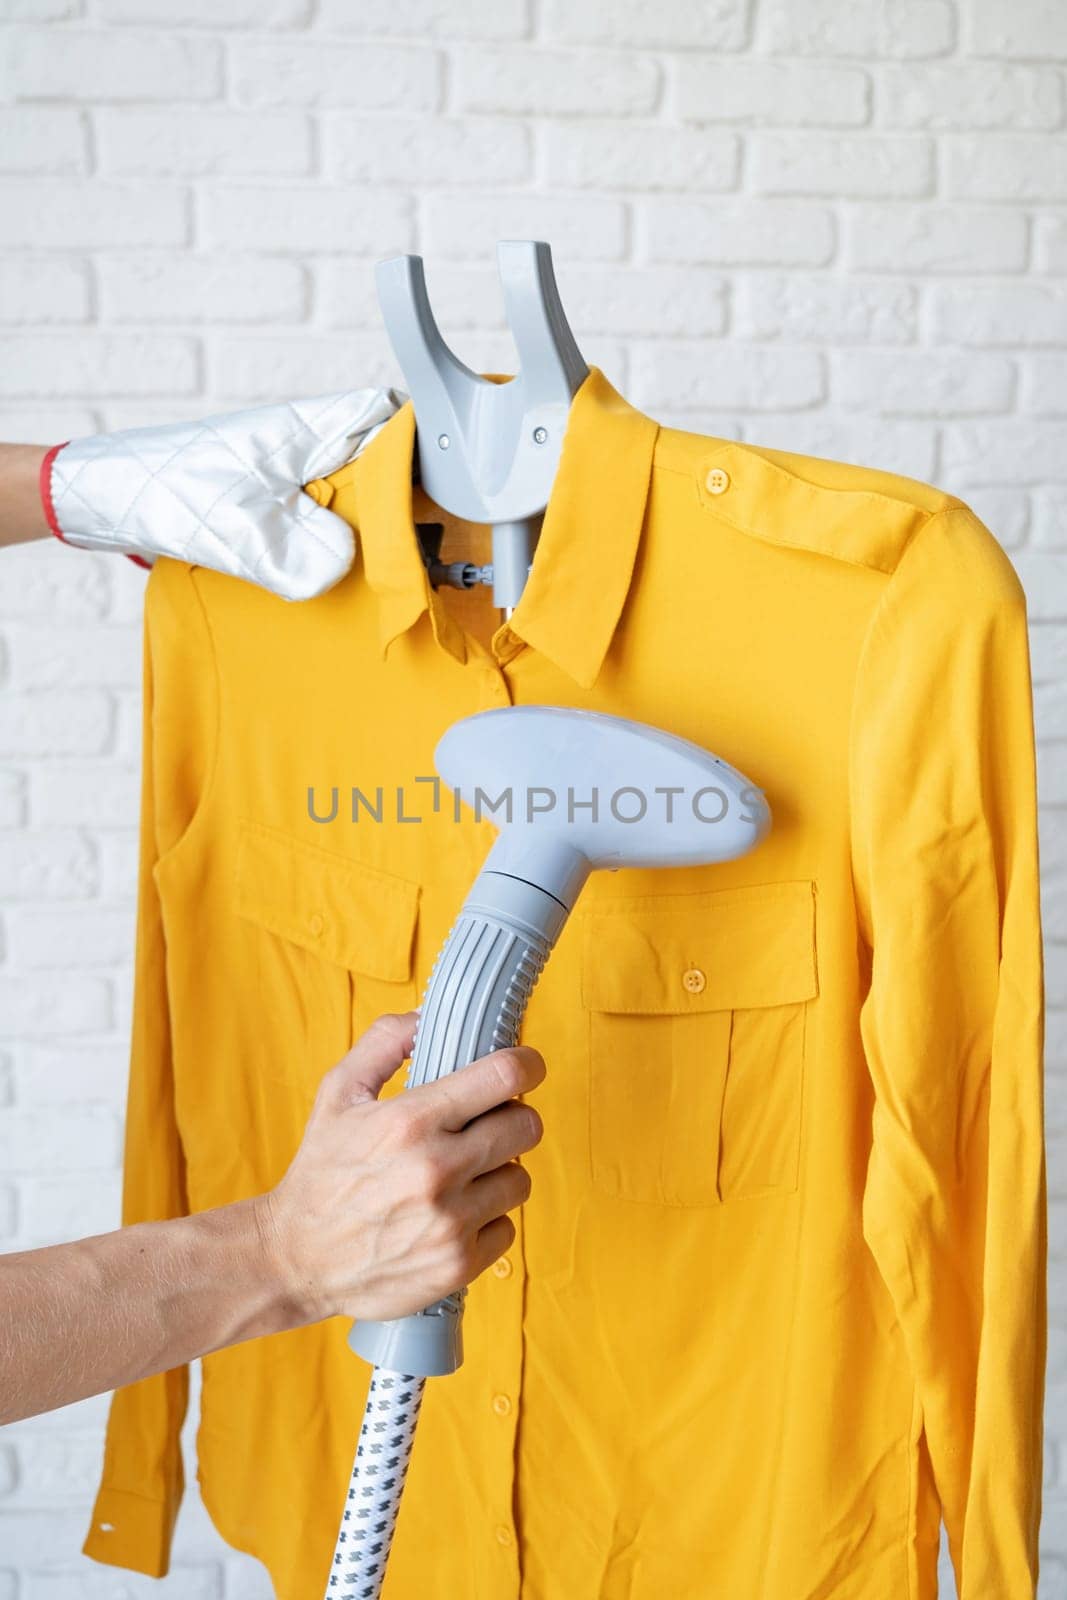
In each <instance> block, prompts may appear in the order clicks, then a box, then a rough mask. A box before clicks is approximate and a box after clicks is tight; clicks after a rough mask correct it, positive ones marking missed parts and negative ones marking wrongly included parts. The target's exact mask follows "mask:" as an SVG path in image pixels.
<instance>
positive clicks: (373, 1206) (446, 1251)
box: [261, 1012, 545, 1321]
mask: <svg viewBox="0 0 1067 1600" xmlns="http://www.w3.org/2000/svg"><path fill="white" fill-rule="evenodd" d="M416 1020H417V1013H415V1012H406V1013H404V1014H402V1015H400V1016H394V1015H386V1016H383V1017H379V1018H378V1019H377V1021H376V1022H374V1023H373V1024H372V1025H371V1027H370V1028H368V1030H367V1032H366V1033H365V1034H364V1035H363V1037H362V1038H361V1039H360V1040H359V1041H358V1042H357V1044H356V1045H355V1046H354V1047H353V1049H352V1050H350V1051H349V1053H348V1055H347V1056H345V1057H344V1059H343V1060H342V1061H341V1062H340V1063H339V1065H338V1066H336V1067H334V1068H333V1069H332V1071H330V1072H328V1073H327V1074H326V1076H325V1077H324V1078H323V1080H322V1082H321V1084H320V1085H319V1091H318V1094H317V1096H316V1099H315V1104H314V1107H313V1109H312V1112H311V1116H310V1119H309V1121H308V1125H307V1128H306V1130H305V1133H304V1138H303V1141H302V1143H301V1145H300V1148H299V1150H298V1151H297V1153H296V1155H295V1157H294V1158H293V1161H292V1164H291V1166H290V1167H289V1170H288V1172H287V1173H286V1174H285V1176H284V1177H283V1178H282V1180H281V1182H280V1183H279V1184H278V1185H277V1186H276V1187H275V1188H274V1189H272V1190H271V1191H270V1193H269V1194H267V1195H264V1196H263V1197H262V1200H261V1207H262V1218H263V1222H262V1229H263V1234H264V1238H265V1239H266V1241H267V1244H268V1249H269V1250H270V1252H271V1255H272V1258H273V1260H274V1261H275V1263H277V1265H278V1266H279V1268H280V1270H281V1272H282V1274H283V1275H284V1277H285V1279H286V1280H287V1281H288V1284H289V1289H290V1293H291V1294H292V1296H293V1297H294V1299H295V1300H296V1302H297V1303H298V1305H299V1307H300V1308H301V1313H302V1320H304V1321H318V1320H319V1319H321V1318H323V1317H329V1316H334V1315H337V1314H339V1313H342V1312H343V1313H344V1314H345V1315H346V1316H349V1317H361V1318H369V1319H373V1320H376V1321H385V1320H390V1319H392V1318H394V1317H402V1316H408V1315H410V1314H411V1313H412V1312H415V1311H421V1310H422V1309H423V1308H424V1307H425V1306H428V1305H431V1304H432V1303H433V1302H434V1301H435V1300H440V1299H443V1298H444V1296H445V1295H448V1294H452V1293H453V1292H454V1291H455V1290H457V1289H459V1288H461V1287H462V1286H463V1285H465V1284H468V1283H470V1282H471V1281H472V1280H473V1279H474V1278H476V1277H478V1275H479V1274H480V1273H481V1272H483V1271H484V1270H485V1268H486V1267H488V1266H490V1265H491V1263H492V1262H494V1261H495V1260H496V1259H497V1257H498V1256H500V1255H502V1254H503V1252H504V1251H505V1250H506V1249H507V1248H508V1246H509V1245H510V1244H511V1242H512V1240H513V1239H514V1237H515V1225H514V1223H513V1222H512V1220H511V1218H510V1217H508V1216H507V1215H506V1213H507V1212H508V1211H510V1210H513V1209H514V1208H515V1207H516V1206H520V1205H522V1204H523V1202H524V1201H525V1200H526V1199H528V1197H529V1194H530V1177H529V1174H528V1173H527V1172H526V1170H525V1169H524V1168H523V1167H521V1166H519V1165H518V1164H517V1163H516V1160H515V1158H516V1157H517V1156H519V1155H521V1154H522V1152H523V1151H525V1150H530V1149H532V1147H533V1146H534V1145H536V1144H537V1143H539V1141H540V1139H541V1136H542V1133H543V1131H544V1129H543V1126H542V1123H541V1118H540V1116H539V1115H538V1113H537V1112H536V1111H535V1110H534V1109H533V1107H532V1106H527V1105H522V1104H520V1103H519V1102H518V1101H516V1100H515V1099H514V1096H516V1095H520V1094H525V1093H526V1092H527V1091H529V1090H530V1089H533V1088H536V1086H537V1085H538V1084H539V1083H540V1082H542V1080H543V1079H544V1076H545V1064H544V1061H543V1059H542V1058H541V1056H540V1055H539V1054H538V1053H537V1051H536V1050H531V1049H529V1048H527V1047H524V1046H519V1047H516V1048H515V1049H512V1050H496V1051H494V1052H493V1054H492V1055H488V1056H485V1057H483V1058H482V1059H481V1060H480V1061H476V1062H473V1063H472V1064H471V1065H470V1066H467V1067H463V1068H461V1069H460V1070H459V1071H458V1072H453V1073H450V1074H449V1075H448V1076H447V1077H444V1078H440V1079H438V1080H437V1081H435V1082H433V1083H425V1084H419V1085H417V1086H416V1087H415V1088H413V1089H408V1090H405V1091H404V1093H402V1094H400V1095H398V1096H396V1097H395V1098H389V1099H387V1100H379V1099H378V1098H377V1097H378V1093H379V1091H380V1090H381V1088H382V1087H383V1086H384V1084H385V1083H387V1082H388V1080H389V1079H390V1078H391V1077H392V1076H393V1074H394V1072H395V1071H396V1069H397V1067H398V1066H400V1064H401V1062H402V1061H403V1060H404V1059H405V1057H406V1056H407V1055H408V1054H409V1053H410V1051H411V1048H412V1044H413V1040H414V1031H415V1022H416Z"/></svg>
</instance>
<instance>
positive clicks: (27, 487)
mask: <svg viewBox="0 0 1067 1600" xmlns="http://www.w3.org/2000/svg"><path fill="white" fill-rule="evenodd" d="M47 454H48V449H47V446H45V445H43V444H0V545H5V544H23V543H25V542H26V540H28V539H44V538H45V537H46V536H47V535H48V534H49V533H50V531H51V530H50V528H49V526H48V523H47V521H46V520H45V514H44V507H43V506H42V505H41V490H40V475H41V462H42V461H43V460H44V458H45V456H46V455H47Z"/></svg>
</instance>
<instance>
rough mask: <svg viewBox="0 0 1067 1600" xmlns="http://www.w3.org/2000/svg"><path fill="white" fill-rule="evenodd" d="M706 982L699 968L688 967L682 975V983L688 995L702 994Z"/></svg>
mask: <svg viewBox="0 0 1067 1600" xmlns="http://www.w3.org/2000/svg"><path fill="white" fill-rule="evenodd" d="M707 981H708V980H707V978H706V977H705V976H704V974H703V973H702V972H701V970H700V968H699V967H689V968H688V969H687V970H686V971H685V972H683V973H682V983H683V984H684V985H685V987H686V988H687V989H688V991H689V993H690V994H703V992H704V988H705V986H706V984H707Z"/></svg>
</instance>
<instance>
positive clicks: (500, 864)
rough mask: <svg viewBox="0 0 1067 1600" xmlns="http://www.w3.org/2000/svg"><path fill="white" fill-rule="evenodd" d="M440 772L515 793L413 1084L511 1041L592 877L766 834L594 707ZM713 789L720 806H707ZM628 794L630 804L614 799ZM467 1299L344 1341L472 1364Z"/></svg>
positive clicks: (490, 744) (709, 761)
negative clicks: (466, 1354)
mask: <svg viewBox="0 0 1067 1600" xmlns="http://www.w3.org/2000/svg"><path fill="white" fill-rule="evenodd" d="M435 762H436V765H437V770H438V772H439V773H440V775H441V777H442V778H444V779H445V781H446V782H447V783H448V784H450V785H451V787H452V788H453V789H455V790H457V791H458V792H459V794H460V795H461V796H462V798H463V799H464V800H466V801H467V802H468V803H470V804H473V803H474V802H475V799H476V791H477V792H479V793H480V794H481V795H482V796H483V798H484V796H486V795H490V796H493V797H494V798H495V797H497V796H499V795H500V794H501V793H503V792H504V791H508V792H510V796H511V801H510V805H509V807H508V809H507V811H506V812H505V820H504V823H503V826H502V828H501V833H500V837H499V838H498V839H497V840H496V842H495V843H494V845H493V847H492V849H491V850H490V852H489V855H488V856H487V858H486V861H485V865H484V866H483V868H482V870H481V872H480V873H479V874H478V877H477V878H476V879H475V881H474V884H473V886H472V888H471V890H470V893H469V894H468V895H467V898H466V900H465V901H464V903H463V906H462V908H461V910H460V912H459V916H458V917H457V918H456V921H455V923H454V924H453V927H452V930H451V932H450V933H449V935H448V938H447V939H446V941H445V943H444V945H443V946H442V948H441V950H440V952H439V954H438V956H437V960H436V961H435V963H434V966H433V969H432V971H431V973H430V977H429V981H428V983H427V986H426V992H425V995H424V997H423V1001H422V1005H421V1008H420V1013H419V1021H418V1027H417V1029H416V1034H415V1042H414V1046H413V1050H412V1056H411V1067H410V1070H409V1072H408V1076H407V1080H406V1084H405V1087H406V1088H409V1089H410V1088H413V1087H414V1086H415V1085H416V1084H420V1083H428V1082H431V1081H432V1080H435V1079H438V1078H443V1077H445V1076H446V1075H447V1074H448V1073H450V1072H454V1071H457V1070H458V1069H459V1068H461V1067H465V1066H468V1065H469V1064H470V1063H471V1062H472V1061H476V1060H478V1059H479V1058H480V1057H481V1056H484V1055H488V1054H489V1053H490V1052H491V1051H493V1050H500V1049H503V1048H505V1047H507V1046H511V1045H514V1044H516V1043H517V1042H518V1037H519V1030H520V1028H521V1026H522V1019H523V1015H524V1013H525V1011H526V1006H527V1003H528V1001H529V998H530V994H531V992H532V990H533V987H534V984H535V983H536V982H537V980H538V978H539V977H540V975H541V970H542V968H543V967H544V964H545V962H546V961H547V959H548V957H549V955H550V953H551V951H552V947H553V946H554V944H555V942H556V940H557V939H558V937H559V934H560V931H561V929H562V927H563V925H564V923H565V922H566V920H567V917H568V915H569V913H570V912H571V910H572V909H573V907H574V904H575V901H576V900H577V898H578V896H579V894H580V893H581V891H582V887H583V885H584V884H585V881H586V879H587V878H588V876H589V874H590V872H592V871H593V870H594V869H597V868H609V869H613V868H617V867H622V866H633V867H659V866H693V865H704V864H707V863H709V862H712V861H724V860H728V859H731V858H732V857H735V856H740V855H743V854H745V853H746V852H747V851H748V850H750V849H752V847H753V846H754V845H755V844H756V843H758V841H759V840H760V839H761V838H762V837H763V835H764V834H765V833H766V831H767V828H768V827H769V824H770V812H769V809H768V807H767V803H766V800H765V799H764V797H763V795H762V794H761V793H760V791H759V790H758V789H756V788H755V787H754V786H753V785H752V784H750V783H749V781H748V779H747V778H745V777H744V775H743V774H742V773H740V772H738V771H736V769H735V768H733V767H730V766H728V765H727V764H726V763H725V762H724V761H721V760H720V759H719V758H718V757H717V756H713V755H711V754H710V753H709V752H708V751H706V750H703V749H701V748H700V746H699V745H694V744H690V743H689V742H688V741H686V740H684V739H679V738H676V737H675V736H674V735H672V734H667V733H663V732H662V731H661V730H660V729H657V728H650V727H646V726H645V725H644V724H642V723H639V722H630V721H628V720H626V719H625V718H622V717H610V716H606V715H604V714H602V713H600V712H594V711H575V710H570V709H565V708H562V707H555V706H509V707H505V708H502V709H500V710H494V711H483V712H480V713H478V714H477V715H476V716H473V717H467V718H465V719H464V720H463V721H462V722H458V723H456V724H455V726H454V727H452V728H450V729H449V731H448V732H447V733H446V734H445V735H444V737H443V738H442V739H441V740H440V742H439V744H438V746H437V749H436V751H435ZM668 789H669V790H670V791H671V793H672V794H673V796H674V802H673V805H672V806H671V808H670V815H669V818H665V816H664V814H663V811H662V810H658V811H657V810H656V809H655V807H654V805H653V804H652V802H653V800H654V798H655V797H656V796H657V795H659V796H662V795H663V794H664V793H665V792H666V791H667V790H668ZM578 791H580V801H581V802H588V801H589V798H590V793H591V791H592V792H593V793H594V794H595V802H594V804H593V805H592V806H590V805H588V804H587V803H584V804H579V805H577V806H576V805H575V804H574V803H573V797H574V796H575V794H576V792H578ZM712 793H713V794H714V795H715V796H716V797H717V798H716V800H715V801H714V802H709V801H707V799H706V798H704V799H702V797H706V796H708V795H709V794H712ZM532 794H536V795H537V796H538V799H537V800H536V801H533V800H531V795H532ZM635 794H636V795H638V796H639V797H642V796H643V797H644V799H645V802H646V805H645V811H644V812H643V813H642V814H641V815H634V816H632V817H631V816H630V815H629V813H630V812H632V811H633V810H634V809H635V806H634V800H633V796H634V795H635ZM622 795H625V796H626V798H627V805H626V807H625V808H620V806H619V804H618V800H619V798H620V797H621V796H622ZM553 796H554V797H555V799H554V801H553V803H552V804H549V802H548V799H546V797H553ZM698 800H701V802H702V803H701V804H699V805H698V804H697V801H698ZM475 809H476V810H477V807H475ZM620 809H621V811H622V814H621V815H620ZM709 810H710V811H712V812H713V813H714V812H721V814H720V815H712V816H709ZM493 821H494V822H497V821H499V818H498V817H497V816H496V815H495V814H494V816H493ZM466 1294H467V1290H466V1288H461V1289H458V1290H456V1291H455V1293H453V1294H450V1295H447V1296H446V1297H445V1298H444V1299H442V1300H438V1301H436V1302H435V1303H434V1304H433V1305H430V1306H427V1307H426V1308H425V1309H424V1310H422V1311H418V1312H415V1313H414V1314H413V1315H411V1316H406V1317H397V1318H395V1319H393V1320H391V1321H384V1322H374V1321H366V1322H365V1321H358V1322H356V1323H354V1324H353V1327H352V1331H351V1333H350V1334H349V1339H348V1342H349V1344H350V1345H351V1347H352V1349H353V1350H354V1351H355V1352H356V1353H357V1355H360V1356H362V1357H363V1358H364V1359H365V1360H366V1361H369V1362H371V1363H372V1364H373V1365H374V1366H377V1367H387V1368H390V1369H391V1370H392V1371H394V1372H403V1373H409V1374H412V1375H414V1376H419V1377H437V1376H441V1375H443V1374H445V1373H449V1372H454V1371H455V1370H456V1368H457V1367H458V1366H460V1364H461V1363H462V1360H463V1337H462V1316H463V1301H464V1299H465V1298H466Z"/></svg>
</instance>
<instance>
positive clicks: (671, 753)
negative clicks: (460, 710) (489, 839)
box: [434, 706, 770, 911]
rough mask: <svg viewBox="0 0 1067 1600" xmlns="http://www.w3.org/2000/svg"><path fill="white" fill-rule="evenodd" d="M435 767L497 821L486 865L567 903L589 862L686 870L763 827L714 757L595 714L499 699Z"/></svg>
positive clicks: (742, 847)
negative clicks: (497, 707) (511, 703)
mask: <svg viewBox="0 0 1067 1600" xmlns="http://www.w3.org/2000/svg"><path fill="white" fill-rule="evenodd" d="M434 759H435V762H436V765H437V770H438V772H439V773H440V775H441V777H442V778H444V780H445V782H446V783H448V784H449V785H450V786H451V787H452V788H453V789H455V790H456V791H458V793H459V794H460V796H461V798H462V799H463V800H464V801H465V802H466V803H467V805H468V806H470V807H471V809H472V810H473V811H474V812H475V815H476V816H481V817H486V818H488V819H489V820H490V821H492V822H493V823H495V824H496V826H497V827H499V828H500V838H499V839H498V840H497V842H496V843H495V844H494V846H493V849H492V850H491V852H490V854H489V858H488V859H487V861H486V863H485V870H486V871H489V872H499V873H507V874H510V875H512V876H514V877H517V878H523V879H525V880H526V881H527V882H530V883H536V884H537V885H538V886H539V887H540V888H542V889H546V890H547V891H548V892H549V893H550V894H552V895H554V896H555V897H556V898H557V899H559V900H561V901H562V903H563V904H564V906H565V907H566V908H567V910H568V911H569V910H570V909H571V908H572V907H573V905H574V902H575V900H576V898H577V895H578V891H579V890H580V889H581V887H582V884H583V883H584V882H585V879H586V877H587V876H588V875H589V873H590V871H592V870H593V869H594V868H608V869H614V868H618V867H693V866H704V865H707V864H709V863H712V862H716V861H729V860H732V859H733V858H734V857H735V856H741V855H745V854H746V853H747V852H748V851H749V850H751V849H752V848H753V846H754V845H756V844H757V843H758V842H759V840H760V839H761V838H762V837H763V835H764V834H765V833H766V832H767V829H768V828H769V826H770V811H769V808H768V806H767V802H766V800H765V799H764V797H763V794H762V793H761V791H760V790H759V789H757V788H756V787H755V786H754V785H753V784H752V783H751V782H750V781H749V779H748V778H746V777H745V776H744V774H743V773H741V772H738V771H737V769H736V768H735V767H731V766H729V765H727V763H726V762H725V761H723V760H721V759H720V758H719V757H718V756H715V755H712V754H711V753H710V752H709V751H707V750H704V749H702V748H701V747H700V746H699V745H696V744H691V743H689V741H688V740H686V739H680V738H677V737H676V736H675V735H674V734H670V733H664V732H663V731H662V730H661V729H660V728H653V727H649V726H647V725H646V724H644V723H641V722H631V721H628V720H627V719H626V718H624V717H612V716H607V715H605V714H603V713H602V712H598V711H577V710H572V709H568V708H564V707H561V706H506V707H503V708H502V709H500V710H496V711H482V712H480V713H478V714H477V715H476V716H473V717H465V718H464V719H463V721H462V722H457V723H456V724H455V726H454V727H452V728H450V729H449V730H448V732H447V733H446V734H445V735H444V736H443V738H442V739H441V740H440V741H439V743H438V745H437V749H436V751H435V753H434Z"/></svg>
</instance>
